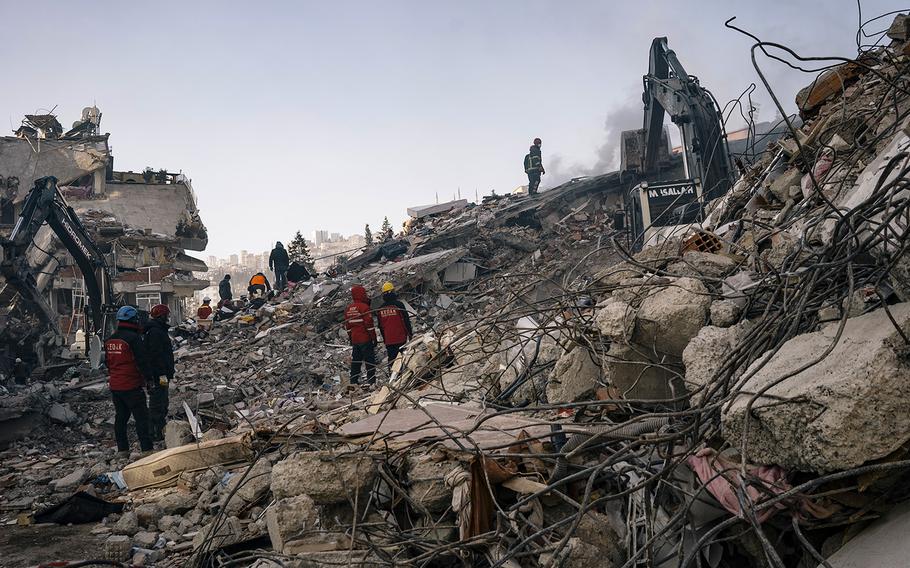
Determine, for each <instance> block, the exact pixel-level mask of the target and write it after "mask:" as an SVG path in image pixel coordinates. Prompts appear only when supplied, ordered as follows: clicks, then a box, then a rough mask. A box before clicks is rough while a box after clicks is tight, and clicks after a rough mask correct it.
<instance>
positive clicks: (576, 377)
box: [547, 345, 605, 404]
mask: <svg viewBox="0 0 910 568" xmlns="http://www.w3.org/2000/svg"><path fill="white" fill-rule="evenodd" d="M596 357H597V356H596V355H595V354H593V353H591V351H590V350H588V349H587V348H585V347H582V346H580V345H579V346H575V347H574V348H573V349H572V350H571V351H568V352H566V353H564V354H563V355H562V356H561V357H560V358H559V360H558V361H557V362H556V367H555V368H554V369H553V374H552V375H550V379H549V381H547V400H548V401H549V402H550V404H559V403H561V402H576V401H578V400H581V399H583V398H586V397H587V396H589V395H590V394H591V393H593V392H594V389H596V388H597V387H599V386H605V384H604V383H603V381H602V380H601V379H602V373H601V369H600V361H599V360H598V359H596Z"/></svg>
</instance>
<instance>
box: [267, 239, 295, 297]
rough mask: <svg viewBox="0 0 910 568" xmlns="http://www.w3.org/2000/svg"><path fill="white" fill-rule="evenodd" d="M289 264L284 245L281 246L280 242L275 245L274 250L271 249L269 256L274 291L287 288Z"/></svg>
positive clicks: (289, 260)
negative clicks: (273, 278)
mask: <svg viewBox="0 0 910 568" xmlns="http://www.w3.org/2000/svg"><path fill="white" fill-rule="evenodd" d="M290 263H291V259H290V258H289V257H288V251H286V250H285V249H284V245H283V244H281V241H278V242H277V243H275V248H273V249H272V253H271V254H270V255H269V268H270V269H271V270H272V272H273V273H274V274H275V289H276V290H279V291H280V290H284V289H285V288H287V285H288V279H287V273H288V265H289V264H290Z"/></svg>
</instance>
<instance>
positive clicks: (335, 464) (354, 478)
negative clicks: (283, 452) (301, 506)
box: [271, 452, 376, 504]
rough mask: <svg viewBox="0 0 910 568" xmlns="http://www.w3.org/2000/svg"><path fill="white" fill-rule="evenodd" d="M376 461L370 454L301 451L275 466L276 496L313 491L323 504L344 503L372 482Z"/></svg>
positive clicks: (274, 491)
mask: <svg viewBox="0 0 910 568" xmlns="http://www.w3.org/2000/svg"><path fill="white" fill-rule="evenodd" d="M375 476H376V464H375V463H373V459H372V458H371V457H370V456H369V455H351V454H339V455H336V454H334V453H332V452H298V453H296V454H293V455H291V456H290V457H288V458H287V459H285V460H282V461H280V462H278V463H276V464H275V467H273V468H272V480H271V489H272V494H273V495H275V497H276V498H278V499H282V498H284V497H294V496H297V495H309V496H310V497H311V498H312V499H313V501H315V502H316V503H319V504H329V503H342V502H345V501H347V500H349V499H353V498H354V497H355V495H356V494H357V493H359V492H361V491H364V490H366V489H369V488H370V487H371V486H372V483H373V478H374V477H375Z"/></svg>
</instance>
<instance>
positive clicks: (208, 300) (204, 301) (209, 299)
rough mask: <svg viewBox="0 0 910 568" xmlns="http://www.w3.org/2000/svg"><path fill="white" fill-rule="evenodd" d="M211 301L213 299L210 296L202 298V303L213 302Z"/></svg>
mask: <svg viewBox="0 0 910 568" xmlns="http://www.w3.org/2000/svg"><path fill="white" fill-rule="evenodd" d="M211 301H212V299H211V298H209V297H208V296H206V297H205V298H202V303H203V304H208V303H209V302H211Z"/></svg>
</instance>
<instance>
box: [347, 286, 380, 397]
mask: <svg viewBox="0 0 910 568" xmlns="http://www.w3.org/2000/svg"><path fill="white" fill-rule="evenodd" d="M351 297H352V298H353V299H354V301H353V302H351V303H350V304H349V305H348V307H347V308H345V310H344V327H345V329H346V330H347V331H348V337H349V338H350V340H351V347H352V348H353V352H352V353H351V384H352V385H356V384H359V383H360V367H361V365H366V374H367V383H370V384H372V383H373V382H374V381H375V380H376V352H375V348H376V329H375V328H374V327H373V314H372V313H370V299H369V298H368V297H367V291H366V288H364V287H363V286H361V285H359V284H355V285H354V286H352V287H351Z"/></svg>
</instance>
